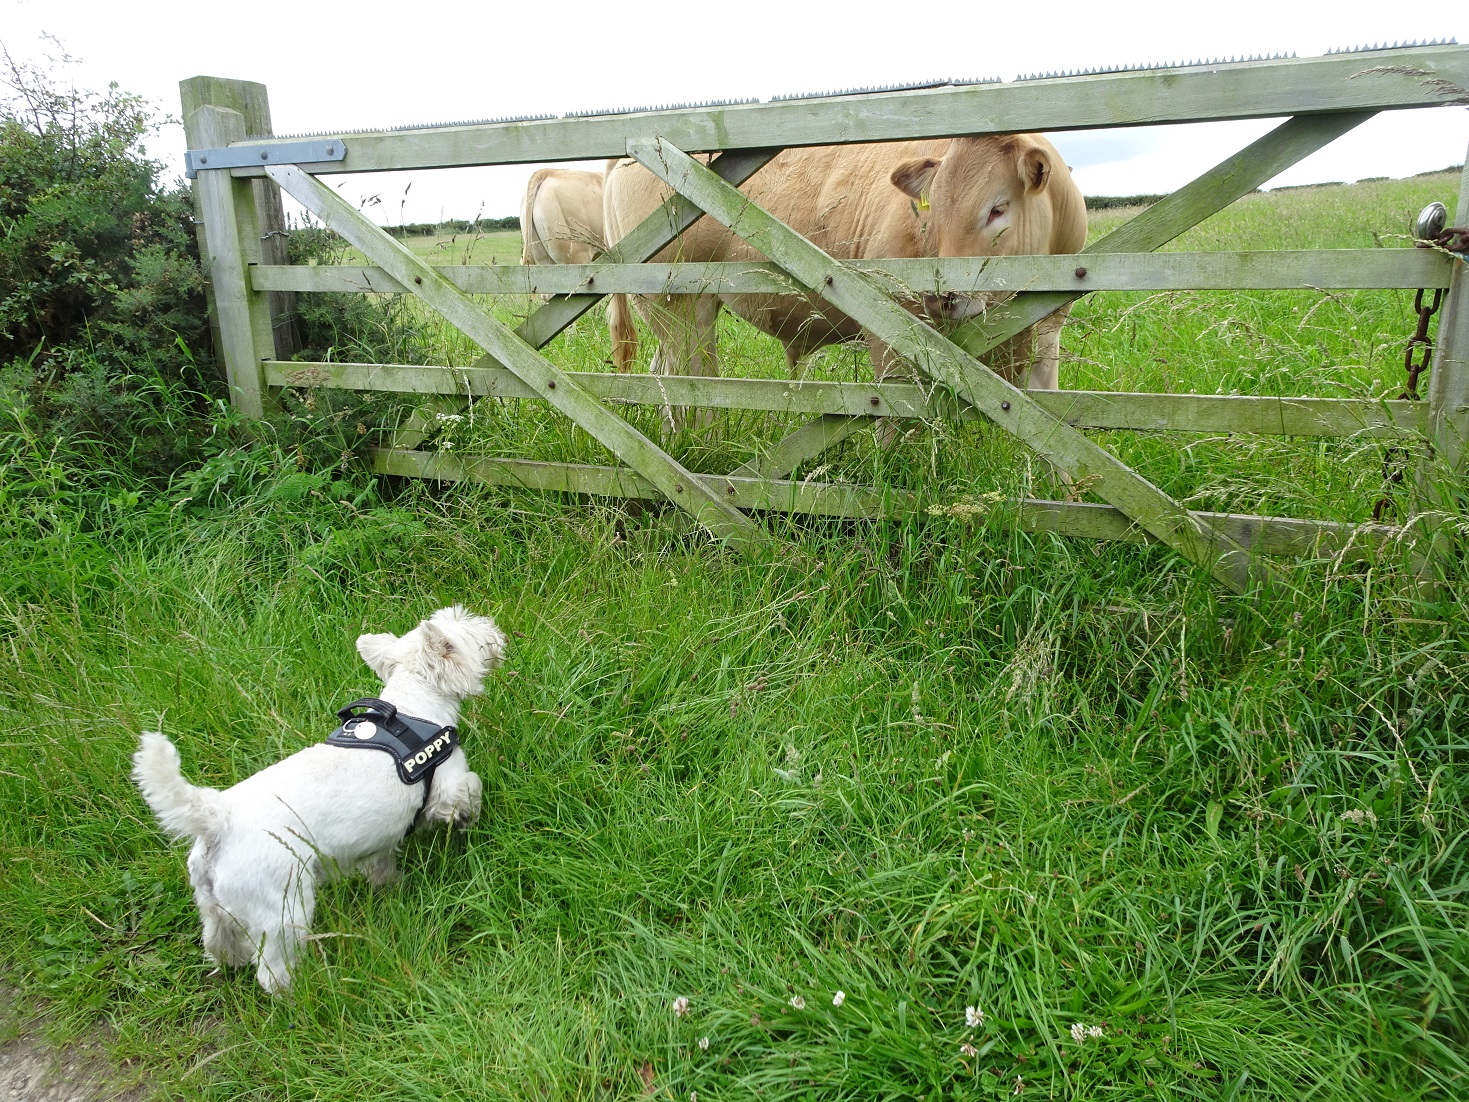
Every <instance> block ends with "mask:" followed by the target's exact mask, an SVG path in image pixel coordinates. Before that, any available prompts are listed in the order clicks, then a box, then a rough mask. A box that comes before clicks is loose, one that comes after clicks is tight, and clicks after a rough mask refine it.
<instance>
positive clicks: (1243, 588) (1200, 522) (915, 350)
mask: <svg viewBox="0 0 1469 1102" xmlns="http://www.w3.org/2000/svg"><path fill="white" fill-rule="evenodd" d="M628 153H629V154H630V155H631V156H633V157H635V158H637V160H638V161H639V162H641V163H642V164H643V165H644V166H646V167H647V168H648V170H649V171H651V172H652V173H654V175H656V176H658V177H659V178H660V179H662V180H663V181H664V182H665V183H666V184H668V185H669V186H670V187H672V188H673V189H674V190H675V191H677V192H679V193H680V194H683V195H686V196H688V198H690V199H691V200H693V202H694V203H696V204H697V205H698V206H699V207H701V208H703V209H704V210H705V211H707V212H708V213H709V214H710V216H712V217H713V218H715V219H716V220H718V221H719V222H720V223H722V224H723V225H725V226H727V227H729V229H730V230H731V231H733V232H734V233H735V234H736V235H738V236H739V237H741V238H743V239H744V240H745V241H746V242H748V243H749V244H750V245H751V246H752V247H754V248H755V249H757V250H759V251H760V252H761V253H763V254H764V255H765V256H767V257H769V258H770V259H771V260H772V261H774V262H775V263H776V264H779V265H780V266H781V267H782V268H783V269H785V270H786V271H787V272H789V273H790V274H791V275H792V276H793V277H794V278H795V279H796V280H797V281H799V282H800V283H801V284H802V285H803V286H805V287H806V288H808V289H810V290H811V291H812V292H813V293H815V294H819V295H821V296H822V297H824V298H826V299H828V300H829V301H830V302H831V303H832V304H833V305H834V306H836V307H837V308H838V309H840V310H841V311H843V312H844V313H846V314H847V315H848V316H849V317H852V318H854V319H856V320H857V321H859V322H861V323H862V325H863V326H864V327H866V329H867V330H868V331H869V332H871V333H873V334H874V335H876V336H877V337H878V339H880V340H882V341H884V342H886V343H887V344H888V346H889V347H891V348H892V349H893V350H894V351H896V352H897V353H898V354H899V355H901V356H904V357H906V358H908V359H909V360H912V361H913V362H914V364H915V365H917V367H918V368H919V369H920V370H922V371H924V372H925V373H926V374H928V375H929V376H931V377H932V378H935V379H937V380H938V381H940V382H942V383H944V384H945V385H947V386H948V387H949V388H950V389H952V390H954V391H955V392H956V393H957V394H958V395H959V396H960V397H961V398H963V399H964V400H965V401H966V402H968V403H969V404H971V405H973V406H974V407H975V408H976V409H978V410H980V411H981V412H982V413H984V414H985V416H987V417H989V418H990V419H991V420H992V421H994V422H995V423H996V424H998V425H999V426H1000V427H1001V428H1003V429H1005V430H1006V431H1007V432H1009V433H1011V434H1012V435H1014V436H1016V437H1017V438H1019V439H1020V440H1021V441H1023V442H1024V443H1025V444H1026V445H1027V446H1029V447H1030V448H1031V449H1032V450H1033V451H1035V452H1036V453H1037V454H1039V455H1042V456H1044V457H1045V458H1046V459H1048V460H1050V461H1051V462H1052V463H1054V464H1055V465H1056V466H1057V467H1060V468H1061V469H1062V470H1064V471H1065V472H1066V473H1067V474H1069V475H1071V476H1072V477H1073V478H1076V479H1078V480H1079V479H1083V478H1085V479H1091V480H1094V490H1095V492H1096V493H1097V494H1098V495H1099V496H1100V497H1102V498H1103V499H1104V500H1105V501H1107V502H1108V503H1109V504H1111V505H1113V506H1115V507H1116V508H1118V509H1120V510H1121V511H1122V512H1123V513H1125V514H1127V516H1128V517H1129V518H1130V519H1131V520H1132V521H1133V522H1134V523H1136V524H1137V525H1138V526H1139V527H1141V528H1143V529H1145V530H1146V531H1148V532H1149V533H1151V534H1152V535H1154V536H1156V537H1157V538H1158V539H1159V540H1160V541H1162V542H1163V543H1166V544H1167V545H1168V546H1170V547H1172V548H1173V549H1174V550H1176V551H1177V552H1179V554H1181V555H1183V556H1184V557H1185V558H1187V559H1189V560H1190V561H1192V562H1195V563H1198V564H1199V565H1201V566H1205V567H1207V568H1208V569H1209V570H1210V571H1211V572H1212V573H1213V575H1214V577H1216V578H1217V579H1219V580H1220V581H1221V582H1223V583H1224V584H1225V585H1227V586H1229V587H1230V588H1231V589H1233V590H1234V591H1235V592H1237V593H1244V592H1247V591H1249V590H1250V589H1251V588H1252V587H1253V586H1255V585H1256V584H1268V583H1269V581H1270V575H1269V572H1268V567H1266V566H1265V565H1264V563H1263V562H1259V561H1257V560H1255V559H1254V558H1253V557H1252V556H1251V555H1250V553H1249V552H1248V551H1246V550H1245V548H1244V547H1242V546H1241V545H1240V544H1239V543H1238V542H1237V541H1236V540H1234V539H1233V538H1232V537H1231V536H1229V535H1228V534H1227V533H1225V532H1224V531H1223V530H1222V529H1220V528H1219V527H1218V526H1216V525H1214V524H1213V523H1212V522H1210V521H1209V520H1207V519H1205V518H1203V517H1200V516H1198V515H1197V514H1194V513H1190V512H1189V511H1188V510H1187V509H1185V508H1184V507H1183V506H1182V505H1180V504H1179V503H1178V502H1176V501H1174V500H1173V499H1172V498H1171V497H1169V496H1168V495H1167V494H1165V493H1164V492H1163V491H1162V490H1160V489H1158V488H1157V487H1156V486H1154V485H1153V484H1152V483H1151V482H1149V481H1148V480H1147V479H1145V478H1143V477H1142V476H1141V475H1139V474H1138V473H1137V472H1136V471H1134V470H1132V469H1131V468H1130V467H1128V466H1127V465H1126V464H1125V463H1123V462H1122V461H1121V460H1120V459H1118V458H1117V457H1116V456H1114V455H1112V454H1111V453H1110V452H1108V451H1107V450H1106V449H1104V448H1102V447H1101V446H1100V445H1098V444H1096V443H1095V442H1093V441H1092V440H1090V439H1088V438H1087V437H1085V436H1083V435H1082V434H1081V433H1080V432H1078V431H1077V430H1075V429H1073V428H1072V427H1071V426H1070V425H1068V424H1066V422H1065V421H1063V420H1061V419H1060V418H1058V417H1056V416H1054V415H1052V414H1050V413H1048V412H1047V411H1046V410H1045V409H1043V408H1042V407H1041V406H1040V405H1039V404H1038V403H1037V402H1035V401H1034V400H1033V399H1031V398H1030V396H1029V395H1027V394H1026V393H1025V392H1024V391H1023V390H1020V389H1018V388H1017V387H1015V386H1012V385H1011V384H1010V383H1008V382H1006V381H1005V380H1004V379H1002V378H1000V377H999V376H998V375H996V374H995V373H994V372H993V371H991V370H990V369H989V368H988V367H986V366H985V365H984V364H982V363H980V362H979V361H978V360H976V359H974V358H972V357H971V356H969V355H968V354H967V353H965V352H964V351H963V350H962V349H960V348H959V347H957V346H956V345H954V344H953V343H952V342H950V341H949V340H948V339H946V338H945V337H944V336H943V335H942V334H940V333H939V332H938V331H937V330H935V329H933V328H932V327H930V326H928V325H927V324H925V323H924V322H922V321H921V320H919V319H918V318H917V317H915V316H914V315H913V314H911V313H909V312H908V311H907V310H905V309H903V307H901V306H900V305H898V303H897V302H895V301H894V300H893V299H892V298H891V297H890V296H889V295H888V294H887V292H886V291H884V290H883V289H881V288H880V287H879V286H878V285H877V284H876V283H874V282H872V281H871V280H869V279H868V278H867V277H866V276H863V275H861V274H860V273H858V272H856V271H854V270H852V269H851V268H849V267H848V266H847V265H845V264H842V263H840V262H839V261H837V260H834V259H833V258H832V257H830V256H829V255H827V254H826V253H825V252H823V251H822V250H821V249H819V248H818V247H817V246H815V245H813V244H812V243H811V242H810V241H808V240H807V239H806V238H804V237H802V236H801V235H800V234H798V233H796V231H795V230H793V229H791V228H790V227H789V226H787V225H785V224H784V223H783V222H781V221H780V220H779V219H777V218H775V217H774V216H773V215H771V214H770V213H769V212H768V211H765V210H764V209H762V208H761V207H759V206H756V205H755V204H754V203H753V202H751V201H750V198H749V197H748V196H746V195H743V194H741V193H740V192H739V191H737V190H735V189H734V188H732V187H730V185H729V184H727V183H726V182H725V181H723V180H721V179H720V178H719V177H718V176H716V175H715V174H714V173H712V172H710V171H709V169H708V168H706V167H705V166H703V165H701V164H699V163H698V162H697V161H695V160H694V159H693V158H692V157H690V156H689V155H688V154H686V153H684V152H683V151H682V150H680V149H678V148H676V147H674V146H673V145H671V144H670V143H669V142H667V141H665V140H664V139H662V138H660V137H653V138H647V139H637V140H633V141H630V142H629V143H628Z"/></svg>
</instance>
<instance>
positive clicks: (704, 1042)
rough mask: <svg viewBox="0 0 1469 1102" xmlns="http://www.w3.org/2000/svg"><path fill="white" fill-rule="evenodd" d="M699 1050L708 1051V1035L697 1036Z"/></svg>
mask: <svg viewBox="0 0 1469 1102" xmlns="http://www.w3.org/2000/svg"><path fill="white" fill-rule="evenodd" d="M699 1051H700V1052H708V1051H709V1038H708V1037H700V1038H699Z"/></svg>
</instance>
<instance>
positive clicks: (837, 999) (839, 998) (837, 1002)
mask: <svg viewBox="0 0 1469 1102" xmlns="http://www.w3.org/2000/svg"><path fill="white" fill-rule="evenodd" d="M846 1001H847V993H846V992H845V991H838V992H837V993H836V994H835V995H833V996H832V997H831V1005H832V1006H841V1005H842V1003H844V1002H846Z"/></svg>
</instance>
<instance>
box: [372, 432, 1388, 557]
mask: <svg viewBox="0 0 1469 1102" xmlns="http://www.w3.org/2000/svg"><path fill="white" fill-rule="evenodd" d="M372 465H373V470H374V471H376V472H377V473H379V474H391V475H401V476H405V477H410V478H428V479H437V480H440V481H445V482H457V481H461V480H470V481H476V482H485V483H488V484H490V485H495V486H515V487H520V488H523V489H533V490H544V491H551V492H556V493H573V494H588V495H591V496H594V497H613V498H634V499H645V500H646V499H658V498H660V497H661V496H662V495H661V494H659V493H658V491H657V490H656V489H655V488H654V487H653V486H652V485H651V484H650V483H649V482H648V481H647V480H646V479H644V478H642V477H640V476H639V475H638V474H636V473H635V472H633V471H631V470H628V469H626V468H620V467H595V466H588V465H583V464H577V463H545V462H537V461H534V460H527V459H493V458H489V457H484V456H471V455H462V454H456V455H451V454H449V453H446V452H418V451H401V450H393V449H386V448H380V449H374V451H373V452H372ZM694 477H695V478H697V479H699V480H700V481H701V482H703V483H704V484H705V485H706V486H707V487H708V488H709V489H710V490H711V491H712V492H715V493H721V494H724V495H725V496H726V497H727V498H728V499H729V500H730V501H731V502H734V503H735V504H737V505H739V506H740V507H741V508H744V509H762V510H769V511H772V512H787V513H802V514H810V515H813V516H824V517H846V518H849V519H853V520H876V519H880V518H884V517H887V518H896V517H905V516H912V515H914V514H915V513H918V512H920V511H927V512H932V513H943V512H944V511H945V510H946V509H950V508H952V507H953V505H954V504H956V503H950V504H949V505H947V506H945V505H933V504H927V503H926V502H925V501H924V500H922V499H920V498H919V497H918V496H917V495H915V494H911V493H903V492H894V491H891V490H889V491H883V490H879V489H877V488H875V487H871V486H854V485H850V484H847V483H828V482H790V481H785V480H781V479H766V478H753V477H748V476H744V475H740V474H729V475H707V474H701V475H695V476H694ZM957 504H958V505H959V507H960V509H961V510H962V511H963V513H964V514H965V515H967V516H971V517H976V518H981V517H983V516H985V515H987V514H989V513H993V514H995V515H996V516H999V517H1003V518H1004V519H1005V520H1006V521H1007V522H1010V523H1014V524H1015V525H1016V526H1017V527H1019V528H1021V529H1022V530H1024V531H1029V532H1054V533H1056V534H1058V535H1063V536H1075V537H1079V538H1084V539H1096V540H1118V541H1122V542H1125V543H1156V542H1157V540H1156V539H1155V538H1154V537H1153V536H1150V535H1149V534H1148V533H1147V532H1145V531H1143V530H1142V529H1140V528H1138V527H1137V526H1136V525H1134V524H1133V523H1132V522H1131V521H1129V520H1128V519H1127V515H1126V514H1125V513H1123V512H1121V511H1120V510H1118V509H1115V508H1113V507H1112V506H1110V505H1091V504H1078V503H1076V502H1067V501H1042V500H1037V499H1034V498H1025V499H1023V500H1020V501H968V500H964V499H961V500H960V501H959V502H957ZM1198 515H1199V516H1202V517H1205V518H1207V519H1208V521H1209V522H1210V523H1211V524H1213V525H1215V526H1216V527H1218V528H1220V529H1222V530H1224V531H1227V532H1229V533H1230V534H1231V535H1232V536H1233V537H1234V538H1235V539H1236V540H1238V541H1239V542H1240V543H1241V544H1244V545H1245V546H1247V547H1251V548H1254V549H1255V550H1256V551H1258V552H1259V553H1261V554H1265V555H1284V556H1295V557H1311V558H1328V557H1337V556H1340V557H1342V558H1343V559H1344V560H1345V561H1349V562H1350V561H1358V560H1362V559H1368V558H1370V557H1372V556H1373V555H1374V554H1376V553H1377V552H1378V551H1380V549H1381V548H1382V547H1383V545H1384V544H1386V543H1389V542H1391V541H1393V540H1396V539H1398V538H1400V536H1401V529H1398V528H1393V527H1389V526H1387V525H1377V524H1360V525H1354V524H1340V523H1335V522H1332V521H1321V520H1297V519H1295V518H1292V517H1262V516H1253V515H1250V514H1240V513H1200V514H1198Z"/></svg>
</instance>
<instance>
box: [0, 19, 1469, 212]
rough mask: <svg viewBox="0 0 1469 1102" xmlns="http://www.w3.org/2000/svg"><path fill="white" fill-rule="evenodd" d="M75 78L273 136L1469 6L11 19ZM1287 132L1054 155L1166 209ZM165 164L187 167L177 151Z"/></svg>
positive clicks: (1371, 136) (378, 179)
mask: <svg viewBox="0 0 1469 1102" xmlns="http://www.w3.org/2000/svg"><path fill="white" fill-rule="evenodd" d="M43 32H49V33H50V34H53V35H56V36H57V37H58V38H59V39H60V40H61V42H62V44H63V45H64V46H65V48H66V50H67V51H68V52H69V53H70V54H72V55H74V56H75V57H77V58H79V59H80V64H78V65H76V66H74V67H73V68H72V74H73V76H72V79H73V81H74V82H75V83H76V84H77V85H79V86H84V87H94V88H102V87H105V86H106V84H107V83H108V82H109V81H116V82H117V83H118V84H119V85H120V86H121V87H122V88H124V89H125V90H128V91H132V92H136V93H139V94H141V95H143V96H145V97H147V98H148V99H150V100H152V101H154V102H155V103H157V104H158V105H159V107H160V108H161V109H162V110H163V111H165V112H168V113H173V114H176V113H177V112H178V82H179V81H180V80H181V79H183V78H185V77H189V76H194V75H197V74H209V75H212V76H222V77H235V78H242V79H247V80H256V81H260V82H261V83H263V84H265V85H266V86H267V87H268V89H269V91H270V102H271V111H272V114H273V116H274V122H275V129H276V132H277V133H279V134H288V133H294V132H301V131H316V130H350V129H361V128H377V127H386V126H395V125H402V124H411V123H424V122H447V121H453V120H457V119H475V118H487V117H500V116H506V115H521V114H561V113H564V112H566V111H573V110H581V109H587V108H594V107H625V106H642V105H647V104H659V103H674V102H683V101H691V100H707V99H723V98H739V97H757V98H760V99H766V98H768V97H770V96H771V95H775V94H780V93H789V92H806V91H823V90H827V89H840V88H849V87H853V86H866V85H881V84H893V83H900V82H908V81H919V80H928V79H933V78H978V77H988V76H995V77H1001V78H1003V79H1005V80H1013V79H1014V78H1015V77H1016V76H1017V75H1020V74H1025V73H1032V72H1037V71H1050V70H1055V69H1073V68H1092V67H1096V66H1102V65H1113V64H1119V63H1139V62H1170V61H1183V60H1193V59H1211V58H1219V57H1229V56H1235V55H1245V54H1261V53H1276V52H1284V53H1290V52H1294V53H1296V54H1299V55H1300V56H1303V57H1304V56H1312V55H1316V54H1321V53H1324V52H1325V51H1326V50H1328V49H1330V48H1332V47H1349V46H1358V45H1363V44H1375V43H1380V42H1384V41H1394V40H1407V39H1429V38H1449V37H1455V38H1457V39H1458V40H1459V41H1460V42H1466V41H1469V4H1466V3H1463V2H1462V0H1460V2H1458V3H1450V4H1439V5H1414V6H1412V7H1407V6H1404V5H1402V4H1383V3H1381V2H1380V0H1371V2H1361V0H1335V2H1332V3H1329V4H1328V3H1321V2H1316V3H1306V2H1302V0H1232V2H1231V3H1229V4H1227V5H1223V6H1220V5H1204V4H1198V3H1185V2H1179V0H1169V2H1162V3H1160V2H1154V0H1142V2H1133V3H1129V2H1126V0H1123V2H1118V0H1110V2H1102V0H1090V2H1088V3H1073V2H1070V0H1045V2H1044V3H1013V2H1012V3H1006V4H1000V3H990V4H986V3H974V2H972V0H938V2H930V3H926V4H917V3H912V2H911V0H908V2H905V0H881V2H873V0H846V2H842V3H808V2H805V0H774V2H773V0H742V2H740V3H735V4H715V3H711V2H709V0H683V2H680V3H669V2H667V0H637V2H633V3H629V2H627V0H619V2H606V3H589V2H584V0H554V2H551V3H537V2H535V0H519V2H517V3H477V4H460V3H452V2H445V0H419V2H418V3H403V2H398V3H392V4H388V3H381V2H379V0H357V2H355V3H352V4H342V3H334V4H323V3H313V2H311V0H306V2H304V3H302V2H296V3H282V2H280V0H255V2H254V3H252V4H248V5H245V4H238V3H234V4H223V3H208V2H203V0H193V2H190V3H182V2H178V0H141V2H134V3H121V2H118V0H107V2H105V3H103V2H96V0H0V41H3V42H4V44H5V46H6V47H8V49H9V50H10V52H11V53H12V54H13V55H14V56H16V57H17V58H19V59H30V58H36V57H40V56H43V55H45V54H48V53H50V54H54V53H56V49H55V47H54V46H52V45H51V44H50V43H47V42H45V41H44V40H43V39H42V38H41V35H42V33H43ZM1270 125H1271V124H1270V123H1269V122H1265V121H1260V122H1245V123H1217V124H1208V125H1199V126H1189V127H1148V128H1138V129H1133V130H1113V131H1094V132H1091V133H1075V134H1062V135H1059V136H1053V138H1054V140H1055V141H1056V144H1057V146H1058V147H1059V148H1060V149H1061V151H1062V152H1063V153H1064V154H1065V156H1066V158H1067V161H1068V162H1069V163H1070V164H1071V165H1072V167H1073V168H1074V170H1075V172H1076V176H1077V179H1078V182H1079V183H1080V184H1081V186H1082V189H1083V190H1084V191H1085V192H1087V193H1088V194H1092V195H1116V194H1135V193H1139V192H1155V191H1167V190H1169V189H1171V188H1174V187H1176V186H1178V185H1180V184H1182V183H1185V182H1186V181H1187V180H1189V179H1191V178H1192V177H1194V176H1195V175H1197V174H1198V173H1199V172H1201V171H1203V170H1204V169H1206V168H1208V167H1209V166H1210V165H1212V164H1214V163H1216V162H1217V161H1219V160H1221V159H1222V158H1223V157H1224V156H1226V155H1227V154H1228V153H1230V152H1232V151H1233V150H1235V149H1237V148H1239V147H1240V146H1242V145H1244V144H1246V143H1247V142H1249V141H1250V140H1252V139H1253V138H1255V137H1257V136H1258V135H1260V134H1262V133H1264V132H1265V131H1266V130H1268V129H1269V128H1270ZM1466 146H1469V110H1466V109H1465V108H1461V107H1450V108H1439V109H1436V110H1431V111H1415V112H1385V113H1383V114H1382V115H1379V116H1378V117H1377V118H1375V119H1373V120H1372V121H1370V122H1368V123H1366V124H1364V125H1363V126H1361V127H1359V128H1357V130H1355V131H1353V132H1352V133H1351V134H1349V135H1347V136H1346V137H1344V138H1342V139H1339V140H1338V141H1336V142H1335V143H1333V144H1332V145H1330V146H1328V147H1327V148H1326V149H1324V150H1322V151H1321V152H1320V153H1317V154H1316V155H1315V156H1313V157H1311V158H1310V159H1308V160H1306V161H1304V162H1302V163H1301V164H1299V165H1297V166H1295V167H1294V168H1292V169H1291V170H1289V171H1288V172H1286V173H1285V174H1284V175H1282V176H1281V177H1280V178H1278V179H1277V180H1275V181H1273V184H1275V185H1280V184H1293V183H1308V182H1313V181H1321V180H1354V179H1359V178H1361V177H1364V176H1407V175H1411V174H1413V173H1415V172H1422V171H1427V170H1430V169H1435V168H1442V167H1444V166H1445V165H1449V164H1456V163H1460V162H1462V161H1463V159H1464V154H1465V149H1466ZM151 148H152V150H153V152H154V153H155V154H156V155H158V156H160V157H162V158H164V159H166V160H168V161H169V162H170V163H171V164H175V165H178V166H181V165H182V150H183V132H182V130H181V129H179V128H178V127H168V128H166V129H164V130H163V131H162V133H161V134H160V135H159V136H158V138H157V139H155V142H154V145H153V146H152V147H151ZM529 173H530V168H529V167H527V166H511V167H502V168H486V169H455V170H440V171H434V172H420V173H415V174H413V175H412V177H411V179H412V180H413V187H412V190H411V191H409V192H408V193H407V198H406V202H405V201H404V189H405V187H406V185H407V183H408V181H409V179H410V177H409V176H407V175H406V174H383V175H376V176H354V177H348V178H346V179H347V180H348V181H349V182H348V183H347V185H346V186H345V187H344V189H343V193H344V194H347V195H352V196H354V197H356V198H358V199H359V200H360V199H361V198H362V196H363V195H365V194H368V193H373V192H375V193H378V194H380V195H381V196H382V200H383V207H382V208H381V212H380V214H379V220H380V221H383V222H391V221H397V220H399V218H400V216H401V218H402V219H403V220H405V221H428V220H436V219H438V218H440V217H459V218H465V217H472V216H473V215H475V214H476V213H478V212H481V211H482V212H483V213H484V214H485V215H504V214H514V213H518V211H519V199H520V193H521V191H522V189H523V187H524V182H525V179H526V177H527V176H528V175H529Z"/></svg>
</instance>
